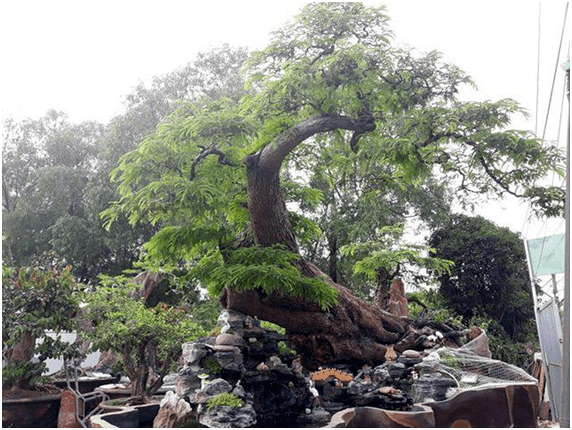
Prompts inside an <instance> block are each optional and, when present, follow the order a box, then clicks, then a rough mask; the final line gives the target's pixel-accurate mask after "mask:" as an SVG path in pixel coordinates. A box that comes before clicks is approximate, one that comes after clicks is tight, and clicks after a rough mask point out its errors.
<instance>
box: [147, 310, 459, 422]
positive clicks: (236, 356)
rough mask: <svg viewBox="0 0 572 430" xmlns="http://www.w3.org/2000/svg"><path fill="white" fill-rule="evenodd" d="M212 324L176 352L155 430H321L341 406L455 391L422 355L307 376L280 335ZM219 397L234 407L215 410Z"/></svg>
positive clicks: (225, 320)
mask: <svg viewBox="0 0 572 430" xmlns="http://www.w3.org/2000/svg"><path fill="white" fill-rule="evenodd" d="M219 323H220V325H221V326H222V329H221V334H219V335H218V336H212V337H209V338H204V339H199V340H196V341H193V342H189V343H186V344H184V345H183V346H182V357H181V361H180V363H179V364H180V370H179V372H178V374H177V377H176V379H175V386H174V393H169V395H168V396H166V397H165V400H164V401H163V403H162V405H161V409H160V411H159V414H158V416H157V419H156V420H155V427H180V426H197V425H203V426H207V427H235V428H244V427H252V426H255V425H256V426H257V427H320V426H324V425H327V424H328V423H329V422H330V419H331V417H332V415H334V414H336V413H337V412H340V411H342V410H344V409H347V408H355V407H358V408H359V407H366V408H369V407H373V408H381V409H384V410H386V411H408V410H411V408H412V407H413V405H414V403H418V402H424V401H428V400H435V401H439V400H443V399H445V398H446V397H449V396H447V393H448V390H451V389H452V387H454V386H456V382H455V381H454V380H453V379H451V378H448V377H447V376H446V375H442V374H440V373H438V372H436V371H435V369H433V368H432V367H431V366H430V364H427V362H428V361H429V362H430V360H428V357H426V355H428V354H429V352H428V351H424V352H423V353H420V352H418V351H414V350H406V351H404V352H402V353H401V354H399V355H398V354H396V353H395V352H393V353H389V354H386V357H385V359H386V360H387V361H386V362H385V363H383V364H381V365H379V366H377V367H375V368H371V367H369V366H367V365H365V366H363V367H362V369H361V370H359V371H358V372H357V373H356V372H355V370H356V369H352V368H350V366H345V367H344V366H343V365H338V366H335V367H334V368H326V369H321V370H319V371H316V372H313V373H310V372H308V371H307V369H304V368H303V367H302V364H301V362H300V360H299V357H298V358H296V357H295V356H294V355H293V354H291V353H290V354H289V353H282V354H281V353H280V351H279V347H278V346H279V342H281V341H286V340H287V337H286V336H285V335H280V334H278V333H277V332H275V331H273V330H269V329H266V328H264V327H261V326H260V322H259V321H258V320H257V319H256V318H252V317H250V316H247V315H244V314H242V313H240V312H236V311H231V310H224V311H222V313H221V315H220V316H219ZM388 350H391V351H390V352H392V351H393V349H392V348H388ZM429 358H430V357H429ZM289 363H290V364H289ZM354 374H355V377H354V376H353V375H354ZM224 393H230V394H232V395H233V396H230V397H231V398H232V399H235V400H236V401H235V403H234V404H232V405H231V404H228V405H226V404H221V403H220V402H217V403H216V405H215V403H214V402H213V401H212V400H211V399H213V398H215V397H217V396H220V395H221V394H224ZM223 403H224V402H223Z"/></svg>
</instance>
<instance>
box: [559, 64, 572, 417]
mask: <svg viewBox="0 0 572 430" xmlns="http://www.w3.org/2000/svg"><path fill="white" fill-rule="evenodd" d="M564 68H565V69H566V91H567V95H568V139H567V142H566V200H565V219H566V235H565V239H564V337H563V345H562V346H563V353H564V354H563V363H562V400H561V401H562V406H561V408H560V410H561V414H560V427H562V428H569V427H570V59H568V63H567V65H565V66H564Z"/></svg>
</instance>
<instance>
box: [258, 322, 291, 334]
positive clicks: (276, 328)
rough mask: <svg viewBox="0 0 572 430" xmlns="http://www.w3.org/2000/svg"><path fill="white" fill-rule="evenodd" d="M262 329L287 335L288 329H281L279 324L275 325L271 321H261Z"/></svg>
mask: <svg viewBox="0 0 572 430" xmlns="http://www.w3.org/2000/svg"><path fill="white" fill-rule="evenodd" d="M260 327H262V328H265V329H268V330H272V331H275V332H276V333H278V334H286V329H285V328H284V327H281V326H279V325H278V324H274V323H273V322H270V321H264V320H262V321H260Z"/></svg>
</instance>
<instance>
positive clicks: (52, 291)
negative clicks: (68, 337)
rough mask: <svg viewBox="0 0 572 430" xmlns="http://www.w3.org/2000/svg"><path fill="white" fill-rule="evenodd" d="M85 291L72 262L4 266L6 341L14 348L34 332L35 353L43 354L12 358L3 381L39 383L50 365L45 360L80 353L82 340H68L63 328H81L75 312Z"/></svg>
mask: <svg viewBox="0 0 572 430" xmlns="http://www.w3.org/2000/svg"><path fill="white" fill-rule="evenodd" d="M82 290H83V287H82V286H81V285H80V284H78V283H77V282H76V281H75V279H74V277H73V275H72V274H71V267H69V266H66V267H65V268H63V269H62V268H59V267H56V266H53V267H51V268H49V269H44V268H42V267H38V266H33V267H22V268H19V269H14V268H10V267H6V266H2V342H3V344H5V345H6V346H7V348H8V350H11V349H13V348H14V347H18V344H19V343H20V342H22V341H23V340H24V338H25V337H27V336H31V338H32V339H35V340H36V345H33V344H32V346H31V350H30V351H29V355H30V357H32V356H33V355H34V354H39V361H40V362H39V363H31V362H12V361H9V362H8V364H7V367H6V368H5V369H4V370H5V371H4V370H3V373H2V375H3V386H4V385H6V386H10V385H12V384H15V383H16V384H17V385H19V386H21V387H23V388H24V387H25V388H29V387H33V386H34V384H35V383H37V382H38V380H39V379H38V378H39V377H40V376H41V374H42V371H43V370H44V367H45V365H44V363H43V361H44V360H46V359H47V358H58V357H62V356H64V357H66V358H71V357H73V356H75V355H76V354H77V345H76V344H75V343H73V344H68V343H67V342H64V341H62V340H61V338H60V333H61V332H62V331H73V330H74V329H75V328H76V322H75V320H74V317H75V315H76V313H77V312H78V310H79V302H80V299H81V296H82ZM47 330H50V331H53V332H55V337H54V338H52V337H50V336H49V335H48V334H47V333H46V331H47Z"/></svg>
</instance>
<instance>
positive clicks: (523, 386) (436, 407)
mask: <svg viewBox="0 0 572 430" xmlns="http://www.w3.org/2000/svg"><path fill="white" fill-rule="evenodd" d="M538 404H539V395H538V385H537V384H536V383H522V382H520V383H515V384H506V385H494V386H482V387H477V388H471V389H469V390H463V391H461V392H459V393H458V394H457V395H455V396H453V397H451V398H450V399H447V400H443V401H441V402H430V403H424V404H423V405H424V406H428V407H430V408H431V409H432V410H433V413H434V416H435V426H436V427H439V428H448V427H481V428H501V427H504V428H509V427H524V428H534V427H537V422H536V417H537V416H538Z"/></svg>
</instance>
